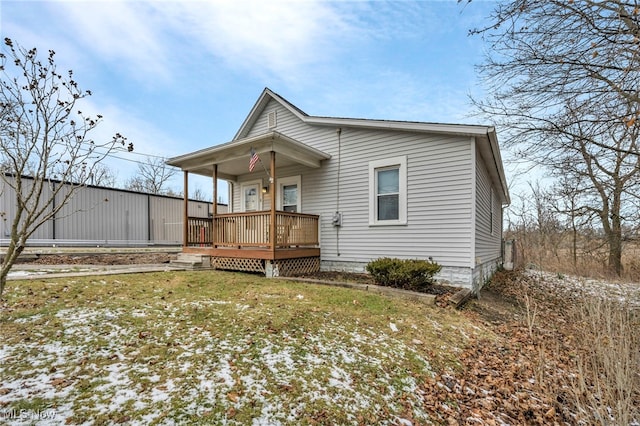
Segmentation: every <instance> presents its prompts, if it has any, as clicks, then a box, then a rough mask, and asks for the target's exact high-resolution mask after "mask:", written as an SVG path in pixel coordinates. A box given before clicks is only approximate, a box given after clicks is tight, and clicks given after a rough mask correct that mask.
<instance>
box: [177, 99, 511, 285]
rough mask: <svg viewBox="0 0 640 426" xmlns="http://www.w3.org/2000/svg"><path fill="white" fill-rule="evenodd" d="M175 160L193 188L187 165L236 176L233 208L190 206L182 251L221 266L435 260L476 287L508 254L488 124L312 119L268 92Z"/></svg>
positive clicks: (359, 265)
mask: <svg viewBox="0 0 640 426" xmlns="http://www.w3.org/2000/svg"><path fill="white" fill-rule="evenodd" d="M167 163H168V164H170V165H172V166H177V167H180V168H181V169H182V170H183V172H184V182H185V188H184V193H185V194H187V193H188V188H187V187H186V186H188V175H189V174H190V173H195V174H200V175H205V176H210V177H211V178H212V179H213V180H214V182H217V180H218V179H223V180H227V181H228V182H229V187H230V199H229V212H230V213H226V214H219V213H218V212H216V211H215V210H214V212H213V217H212V218H211V219H207V220H202V219H197V220H195V219H194V220H191V219H190V218H188V216H189V215H188V210H187V208H186V207H185V210H184V216H185V220H184V222H183V223H184V225H183V226H184V232H183V234H184V237H183V238H184V241H183V249H182V251H183V253H185V254H190V255H198V256H202V257H203V258H206V259H207V260H208V259H210V261H211V264H212V266H213V267H215V268H221V269H235V270H251V271H259V272H264V273H265V274H266V275H267V276H276V275H288V274H292V273H300V272H309V271H313V270H317V269H318V268H320V269H322V270H341V271H360V272H361V271H364V268H365V265H366V264H367V262H369V261H371V260H373V259H377V258H379V257H385V256H388V257H398V258H418V259H433V260H434V261H436V262H438V263H439V264H440V265H442V271H441V273H440V274H439V275H438V277H437V278H438V279H440V280H443V281H446V282H449V283H451V284H455V285H460V286H465V287H468V288H471V289H474V290H478V289H479V288H480V287H481V285H482V283H483V282H484V281H485V279H486V278H487V277H488V276H490V274H492V273H493V271H494V270H495V269H496V267H497V265H499V264H500V262H501V259H502V254H501V243H502V208H503V207H504V206H506V205H508V203H509V193H508V189H507V183H506V180H505V175H504V170H503V167H502V160H501V157H500V151H499V148H498V142H497V139H496V132H495V129H494V128H493V127H491V126H478V125H463V124H436V123H423V122H409V121H390V120H370V119H355V118H334V117H318V116H311V115H308V114H306V113H305V112H303V111H302V110H300V109H299V108H298V107H296V106H295V105H293V104H291V103H290V102H288V101H287V100H285V99H284V98H282V97H281V96H279V95H278V94H276V93H274V92H273V91H271V90H269V89H268V88H266V89H265V90H264V91H263V92H262V94H261V95H260V97H259V98H258V100H257V102H256V104H255V105H254V106H253V108H252V109H251V111H250V112H249V115H248V116H247V118H246V119H245V121H244V122H243V123H242V125H241V127H240V129H239V130H238V132H237V133H236V135H235V136H234V138H233V140H231V141H230V142H227V143H224V144H221V145H216V146H213V147H210V148H205V149H202V150H199V151H195V152H191V153H188V154H184V155H181V156H178V157H174V158H171V159H170V160H169V161H168V162H167ZM250 168H251V171H250ZM213 187H214V199H217V184H216V185H213Z"/></svg>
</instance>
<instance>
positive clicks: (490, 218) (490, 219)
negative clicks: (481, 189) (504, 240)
mask: <svg viewBox="0 0 640 426" xmlns="http://www.w3.org/2000/svg"><path fill="white" fill-rule="evenodd" d="M489 233H490V234H491V235H494V232H493V187H491V192H489Z"/></svg>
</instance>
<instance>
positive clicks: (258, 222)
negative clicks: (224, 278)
mask: <svg viewBox="0 0 640 426" xmlns="http://www.w3.org/2000/svg"><path fill="white" fill-rule="evenodd" d="M270 220H271V214H270V212H269V211H260V212H249V213H224V214H220V215H217V216H216V217H215V218H214V219H207V218H193V217H190V218H189V223H188V232H189V233H188V239H187V242H188V244H189V245H191V246H198V245H201V246H216V247H236V248H245V247H259V248H269V247H270V239H269V229H270V227H269V224H270ZM318 220H319V216H318V215H310V214H304V213H289V212H283V211H278V212H276V226H275V229H276V241H275V246H276V248H290V247H304V246H307V247H308V246H317V245H318V243H319V242H318ZM214 221H215V227H214V226H213V224H214ZM214 228H215V235H213V229H214Z"/></svg>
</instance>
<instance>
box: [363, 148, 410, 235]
mask: <svg viewBox="0 0 640 426" xmlns="http://www.w3.org/2000/svg"><path fill="white" fill-rule="evenodd" d="M369 194H370V198H369V225H405V224H406V223H407V157H405V156H402V157H394V158H390V159H388V160H378V161H371V162H370V163H369Z"/></svg>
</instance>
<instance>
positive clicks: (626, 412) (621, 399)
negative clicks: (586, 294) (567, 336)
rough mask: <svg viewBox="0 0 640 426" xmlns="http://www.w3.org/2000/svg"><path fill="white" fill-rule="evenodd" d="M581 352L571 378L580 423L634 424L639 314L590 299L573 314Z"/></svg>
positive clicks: (638, 394)
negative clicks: (575, 372) (575, 373)
mask: <svg viewBox="0 0 640 426" xmlns="http://www.w3.org/2000/svg"><path fill="white" fill-rule="evenodd" d="M574 321H575V324H576V325H577V327H576V332H577V336H576V337H577V339H576V341H577V342H578V344H579V346H580V347H579V355H578V356H577V357H576V358H575V362H576V369H577V375H575V376H574V377H572V378H571V379H570V380H569V388H570V389H571V397H570V399H571V400H572V402H573V404H575V412H576V413H577V415H578V418H577V419H576V420H577V421H578V422H579V423H582V424H598V425H614V424H615V425H630V424H632V422H637V421H639V420H640V408H639V407H638V406H637V401H639V400H640V334H639V333H638V330H640V317H639V315H638V312H637V311H634V310H633V309H631V308H629V307H628V306H625V305H622V304H620V303H619V302H616V301H612V300H603V299H599V298H598V299H589V300H586V301H585V303H583V304H581V305H580V306H577V307H576V308H575V312H574Z"/></svg>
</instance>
